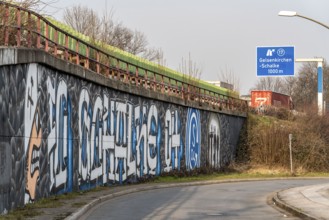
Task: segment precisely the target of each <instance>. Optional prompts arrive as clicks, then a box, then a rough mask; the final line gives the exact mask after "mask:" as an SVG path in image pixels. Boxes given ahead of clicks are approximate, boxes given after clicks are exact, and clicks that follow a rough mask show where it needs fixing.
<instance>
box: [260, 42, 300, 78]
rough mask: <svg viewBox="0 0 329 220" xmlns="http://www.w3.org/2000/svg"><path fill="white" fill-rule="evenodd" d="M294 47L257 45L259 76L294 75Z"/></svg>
mask: <svg viewBox="0 0 329 220" xmlns="http://www.w3.org/2000/svg"><path fill="white" fill-rule="evenodd" d="M294 69H295V67H294V47H292V46H287V47H257V76H293V75H294V72H295V71H294Z"/></svg>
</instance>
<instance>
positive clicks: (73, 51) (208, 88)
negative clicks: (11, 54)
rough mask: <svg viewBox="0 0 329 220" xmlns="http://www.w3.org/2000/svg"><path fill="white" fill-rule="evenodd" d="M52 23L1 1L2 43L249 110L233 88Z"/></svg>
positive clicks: (169, 91)
mask: <svg viewBox="0 0 329 220" xmlns="http://www.w3.org/2000/svg"><path fill="white" fill-rule="evenodd" d="M56 23H57V22H56V21H53V20H52V19H46V18H44V17H43V16H41V15H39V14H37V13H35V12H33V11H30V10H27V9H24V8H21V7H19V6H17V5H13V4H10V3H6V2H3V1H0V45H2V46H8V47H10V46H15V47H27V48H36V49H40V50H44V51H45V52H47V53H49V54H52V55H53V56H56V57H58V58H61V59H63V60H66V61H68V62H70V63H73V64H76V65H82V66H84V67H85V68H86V69H89V70H91V71H94V72H96V73H98V74H102V75H104V76H106V77H109V78H111V79H113V80H120V81H122V82H124V83H127V84H130V85H132V86H139V87H144V88H147V89H150V90H153V91H156V92H161V93H163V94H167V95H168V96H176V97H179V98H181V99H184V100H186V101H196V102H199V104H200V105H210V106H212V107H213V109H215V110H216V109H217V110H223V109H227V110H234V111H239V112H246V111H247V109H248V107H247V102H246V101H244V100H241V99H239V98H238V95H237V94H236V93H234V92H233V91H231V90H228V89H224V88H219V87H216V86H213V85H211V84H208V83H206V82H204V81H202V80H197V79H193V78H189V77H188V76H187V77H186V76H184V75H183V74H180V73H177V72H175V71H173V70H170V69H169V68H167V67H163V66H160V65H157V64H155V63H152V62H150V61H147V60H144V59H142V58H139V57H137V56H134V55H132V54H129V53H127V52H124V51H121V50H119V49H117V48H114V47H112V46H109V45H105V44H102V43H101V42H93V41H92V40H91V39H89V38H88V37H86V36H84V35H82V34H79V33H77V32H75V31H73V30H72V29H70V28H66V27H64V25H63V26H62V27H59V26H61V25H58V23H57V25H56Z"/></svg>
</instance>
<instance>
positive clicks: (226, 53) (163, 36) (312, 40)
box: [54, 0, 329, 94]
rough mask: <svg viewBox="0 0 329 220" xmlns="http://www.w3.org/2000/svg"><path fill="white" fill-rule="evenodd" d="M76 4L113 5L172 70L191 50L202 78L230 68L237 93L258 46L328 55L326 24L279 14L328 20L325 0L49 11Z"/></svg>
mask: <svg viewBox="0 0 329 220" xmlns="http://www.w3.org/2000/svg"><path fill="white" fill-rule="evenodd" d="M76 4H80V5H82V6H88V7H90V8H93V9H95V10H97V11H99V13H102V12H103V10H104V9H105V8H106V7H107V8H108V9H109V10H111V9H112V10H114V19H115V20H117V21H121V22H122V23H123V24H124V25H125V26H127V27H129V28H130V29H133V30H138V31H141V32H143V33H144V34H145V35H146V36H147V39H148V41H149V44H150V46H152V47H156V48H161V49H162V50H163V52H164V57H165V60H166V65H167V66H168V67H169V68H172V69H174V70H177V69H178V66H179V64H180V63H181V60H182V57H184V58H186V59H187V58H188V55H189V53H190V54H191V57H192V60H193V61H195V63H196V64H197V65H198V66H199V67H201V69H202V70H203V71H202V75H201V78H202V79H204V80H219V78H220V75H221V72H233V73H234V74H235V75H236V77H237V78H238V79H239V80H240V92H241V94H247V93H248V91H249V89H250V88H251V87H252V86H254V85H255V82H256V81H257V76H256V47H257V46H288V45H289V46H290V45H291V46H295V58H313V57H323V58H325V59H328V58H329V29H326V28H324V27H322V26H320V25H318V24H316V23H313V22H310V21H308V20H305V19H302V18H298V17H291V18H288V17H279V16H278V12H279V11H281V10H292V11H297V12H298V13H299V14H301V15H304V16H307V17H311V18H313V19H315V20H318V21H321V22H323V23H325V24H328V25H329V1H328V0H312V1H311V0H107V1H106V0H92V1H91V0H58V1H57V3H56V4H55V5H54V6H56V7H58V8H59V10H58V12H57V13H56V14H54V16H55V17H56V18H58V19H62V11H63V8H65V7H71V6H73V5H76ZM298 67H300V65H297V66H296V68H295V72H296V73H297V72H298Z"/></svg>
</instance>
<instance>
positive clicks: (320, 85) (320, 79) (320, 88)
mask: <svg viewBox="0 0 329 220" xmlns="http://www.w3.org/2000/svg"><path fill="white" fill-rule="evenodd" d="M278 15H279V16H285V17H300V18H304V19H306V20H309V21H312V22H315V23H317V24H319V25H321V26H323V27H325V28H327V29H329V26H328V25H325V24H323V23H321V22H319V21H316V20H314V19H312V18H309V17H306V16H303V15H299V14H297V12H295V11H280V12H279V14H278ZM296 61H297V62H303V60H296ZM315 61H316V62H318V112H319V115H323V70H322V68H323V64H322V63H323V59H320V60H315ZM304 62H305V60H304Z"/></svg>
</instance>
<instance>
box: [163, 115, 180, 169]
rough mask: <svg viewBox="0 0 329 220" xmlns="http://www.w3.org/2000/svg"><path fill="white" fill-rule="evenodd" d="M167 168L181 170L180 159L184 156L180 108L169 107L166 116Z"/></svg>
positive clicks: (165, 145)
mask: <svg viewBox="0 0 329 220" xmlns="http://www.w3.org/2000/svg"><path fill="white" fill-rule="evenodd" d="M164 127H165V144H164V147H165V164H166V165H165V168H164V171H166V172H169V171H171V170H172V169H177V170H180V167H181V165H180V161H181V160H182V158H183V139H182V125H181V119H180V116H179V113H178V110H174V111H172V110H170V109H167V111H166V116H165V125H164Z"/></svg>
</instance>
